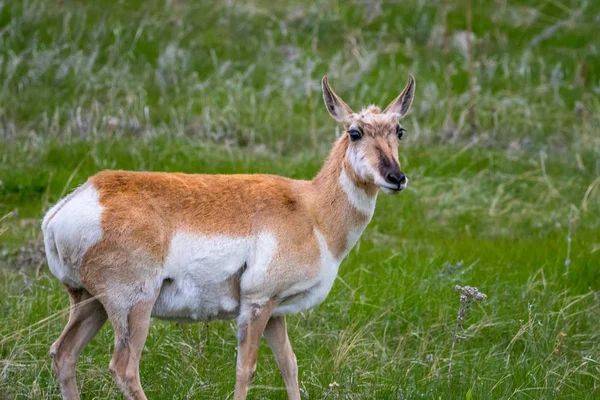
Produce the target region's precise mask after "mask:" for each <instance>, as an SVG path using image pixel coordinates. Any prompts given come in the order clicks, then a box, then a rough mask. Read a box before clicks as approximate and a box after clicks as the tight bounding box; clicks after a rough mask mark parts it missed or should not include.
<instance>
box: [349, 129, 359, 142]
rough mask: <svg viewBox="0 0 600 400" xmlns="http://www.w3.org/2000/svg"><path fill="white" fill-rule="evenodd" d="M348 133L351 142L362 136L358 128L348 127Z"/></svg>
mask: <svg viewBox="0 0 600 400" xmlns="http://www.w3.org/2000/svg"><path fill="white" fill-rule="evenodd" d="M348 135H350V140H352V141H353V142H356V141H357V140H360V138H361V137H362V133H361V132H360V131H359V130H358V129H350V130H349V131H348Z"/></svg>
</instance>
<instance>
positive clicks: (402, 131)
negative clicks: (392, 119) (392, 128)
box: [396, 125, 406, 140]
mask: <svg viewBox="0 0 600 400" xmlns="http://www.w3.org/2000/svg"><path fill="white" fill-rule="evenodd" d="M404 132H406V129H404V128H403V127H401V126H400V125H398V129H397V130H396V135H398V139H399V140H402V136H404Z"/></svg>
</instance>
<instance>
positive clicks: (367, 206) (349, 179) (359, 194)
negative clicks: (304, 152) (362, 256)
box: [312, 135, 379, 258]
mask: <svg viewBox="0 0 600 400" xmlns="http://www.w3.org/2000/svg"><path fill="white" fill-rule="evenodd" d="M347 151H348V137H347V136H346V135H344V136H343V137H341V138H340V139H338V141H337V142H336V143H335V144H334V146H333V149H332V150H331V153H330V154H329V157H328V158H327V160H326V161H325V164H324V165H323V168H322V169H321V171H320V172H319V173H318V174H317V176H316V177H315V178H314V179H313V181H312V184H313V186H314V188H315V201H314V206H315V210H314V213H315V216H316V219H317V229H319V230H320V231H321V232H322V234H323V236H324V237H325V239H326V240H327V242H328V246H329V247H330V249H331V250H332V253H333V254H334V256H336V257H338V258H342V257H344V256H345V255H346V254H347V252H348V251H349V250H350V249H351V248H352V246H354V244H355V243H356V241H357V240H358V238H359V237H360V234H362V232H363V230H364V228H365V227H366V226H367V225H368V223H369V222H370V221H371V217H372V216H373V212H374V211H375V201H376V199H377V192H378V191H379V188H378V187H377V186H376V185H375V184H374V183H371V182H367V181H365V180H362V179H361V178H360V177H359V176H358V175H357V174H356V172H355V171H354V169H353V167H352V165H351V164H350V161H349V160H348V159H347V157H346V154H347Z"/></svg>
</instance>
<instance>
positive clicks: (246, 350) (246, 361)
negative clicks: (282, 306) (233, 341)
mask: <svg viewBox="0 0 600 400" xmlns="http://www.w3.org/2000/svg"><path fill="white" fill-rule="evenodd" d="M277 304H279V302H278V301H274V300H271V301H269V302H267V303H265V304H264V305H258V304H253V303H249V304H248V303H242V306H241V310H240V316H239V317H238V355H237V366H236V376H235V395H234V399H235V400H244V399H245V398H246V395H247V394H248V386H249V385H250V382H251V381H252V377H253V375H254V371H255V370H256V360H257V359H258V345H259V343H260V338H261V337H262V334H263V332H264V330H265V326H266V325H267V322H268V321H269V318H271V314H272V313H273V310H274V309H275V307H277Z"/></svg>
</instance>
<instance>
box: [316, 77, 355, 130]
mask: <svg viewBox="0 0 600 400" xmlns="http://www.w3.org/2000/svg"><path fill="white" fill-rule="evenodd" d="M321 89H323V100H324V101H325V106H326V107H327V111H329V114H330V115H331V116H332V117H333V119H335V120H336V121H338V122H341V123H345V122H348V119H349V118H350V116H351V115H352V114H354V111H352V109H351V108H350V107H349V106H348V104H346V103H344V100H342V99H340V98H339V96H338V95H337V94H335V92H334V91H333V90H332V89H331V87H329V81H328V80H327V76H324V77H323V79H322V80H321Z"/></svg>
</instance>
